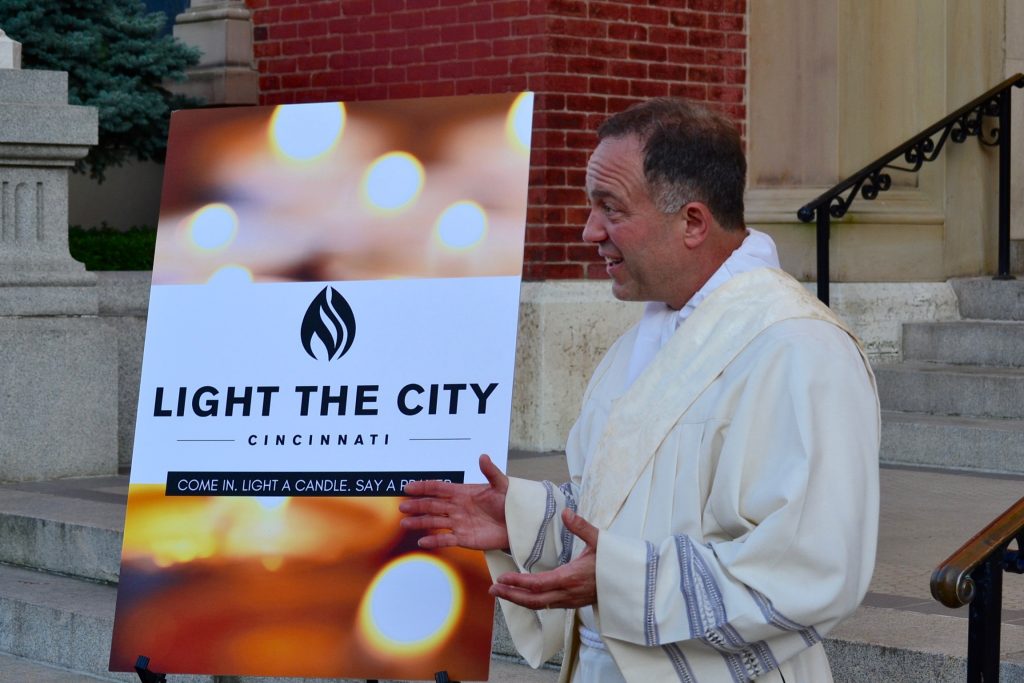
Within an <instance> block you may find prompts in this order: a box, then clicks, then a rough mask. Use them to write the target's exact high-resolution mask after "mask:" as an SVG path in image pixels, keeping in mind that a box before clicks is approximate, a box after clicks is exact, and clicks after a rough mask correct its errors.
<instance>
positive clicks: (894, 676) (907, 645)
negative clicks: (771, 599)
mask: <svg viewBox="0 0 1024 683" xmlns="http://www.w3.org/2000/svg"><path fill="white" fill-rule="evenodd" d="M936 604H937V603H936ZM948 611H949V612H950V614H949V615H946V614H936V613H933V614H927V613H922V612H913V611H910V610H907V609H893V608H884V607H871V606H867V605H864V606H861V607H860V609H858V610H857V611H856V612H855V613H854V614H853V616H851V617H850V618H849V619H847V620H846V621H844V622H843V623H842V624H840V625H839V627H838V628H836V630H835V631H834V632H833V634H832V636H831V637H828V638H826V639H825V651H826V652H827V653H828V657H829V661H830V662H831V664H832V675H833V677H834V679H835V683H865V682H866V681H872V682H874V681H878V682H882V681H885V682H886V683H904V682H906V683H918V682H920V683H963V681H965V680H967V624H966V622H967V620H966V619H964V618H963V617H961V616H953V613H952V610H948ZM961 611H962V610H961ZM893 642H898V643H900V647H898V648H894V647H892V645H891V644H892V643H893ZM999 649H1000V663H999V680H1000V681H1002V683H1010V682H1013V683H1022V682H1024V626H1017V625H1014V624H1011V625H1007V624H1003V627H1002V629H1001V632H1000V648H999Z"/></svg>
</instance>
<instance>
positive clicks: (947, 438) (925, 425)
mask: <svg viewBox="0 0 1024 683" xmlns="http://www.w3.org/2000/svg"><path fill="white" fill-rule="evenodd" d="M881 461H882V462H883V463H886V464H897V465H915V466H925V467H939V468H943V469H950V470H964V471H975V472H991V473H1006V474H1019V475H1024V420H998V419H985V418H970V417H951V416H946V415H926V414H922V413H905V412H898V411H891V410H883V411H882V446H881ZM965 540H966V539H965Z"/></svg>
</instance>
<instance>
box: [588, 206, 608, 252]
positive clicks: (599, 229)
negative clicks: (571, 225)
mask: <svg viewBox="0 0 1024 683" xmlns="http://www.w3.org/2000/svg"><path fill="white" fill-rule="evenodd" d="M607 238H608V233H606V232H605V230H604V226H603V225H601V217H600V216H598V214H597V212H596V211H591V212H590V215H589V216H587V223H586V225H584V226H583V241H584V242H592V243H594V244H598V243H600V242H604V241H605V239H607Z"/></svg>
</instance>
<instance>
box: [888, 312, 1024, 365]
mask: <svg viewBox="0 0 1024 683" xmlns="http://www.w3.org/2000/svg"><path fill="white" fill-rule="evenodd" d="M903 359H904V360H905V361H927V362H930V363H947V364H952V365H986V366H1005V367H1024V322H1018V321H1010V320H958V321H955V322H944V323H908V324H905V325H903Z"/></svg>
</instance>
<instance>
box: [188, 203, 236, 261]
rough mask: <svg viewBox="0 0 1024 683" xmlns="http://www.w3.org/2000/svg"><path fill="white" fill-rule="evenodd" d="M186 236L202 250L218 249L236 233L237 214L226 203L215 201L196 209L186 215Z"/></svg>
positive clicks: (229, 241) (227, 242) (233, 237)
mask: <svg viewBox="0 0 1024 683" xmlns="http://www.w3.org/2000/svg"><path fill="white" fill-rule="evenodd" d="M187 225H188V237H189V240H190V242H191V243H192V245H193V246H195V247H198V248H199V249H201V250H202V251H220V250H221V249H224V248H225V247H227V246H228V245H229V244H231V242H233V241H234V239H235V235H237V234H238V214H237V213H235V210H234V209H232V208H231V207H230V206H228V205H227V204H223V203H220V202H216V203H213V204H207V205H206V206H204V207H202V208H200V209H197V210H196V211H195V212H194V213H193V214H192V215H191V216H189V217H188V222H187Z"/></svg>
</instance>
